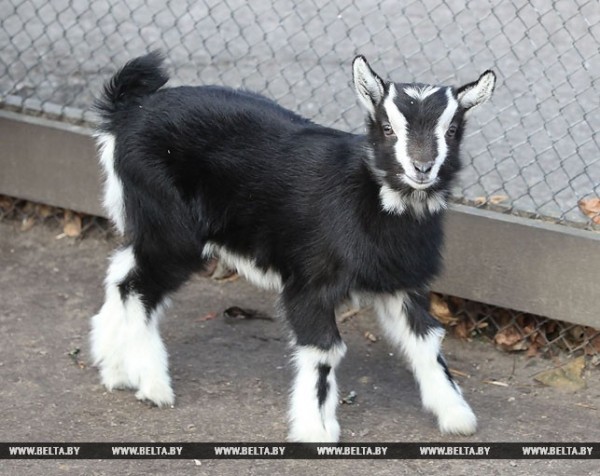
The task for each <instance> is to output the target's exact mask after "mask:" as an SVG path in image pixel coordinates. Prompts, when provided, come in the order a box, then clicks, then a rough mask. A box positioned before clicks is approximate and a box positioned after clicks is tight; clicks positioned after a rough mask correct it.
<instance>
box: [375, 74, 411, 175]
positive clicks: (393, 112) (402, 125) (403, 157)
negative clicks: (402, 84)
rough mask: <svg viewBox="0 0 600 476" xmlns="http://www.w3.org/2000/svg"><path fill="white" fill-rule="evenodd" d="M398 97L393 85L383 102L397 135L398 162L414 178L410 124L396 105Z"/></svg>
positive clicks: (395, 148)
mask: <svg viewBox="0 0 600 476" xmlns="http://www.w3.org/2000/svg"><path fill="white" fill-rule="evenodd" d="M396 95H397V93H396V86H395V85H394V84H391V85H390V90H389V93H388V95H387V96H386V98H385V100H384V101H383V108H384V109H385V112H386V114H387V117H388V119H389V120H390V125H391V126H392V129H394V134H396V144H395V145H394V152H395V153H396V160H398V162H400V165H402V168H403V169H404V172H405V173H408V174H409V175H413V176H414V175H416V170H415V167H414V165H413V163H412V160H411V158H410V157H409V156H408V122H407V120H406V117H404V114H402V113H401V112H400V109H398V106H396V104H395V103H394V100H395V99H396Z"/></svg>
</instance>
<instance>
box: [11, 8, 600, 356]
mask: <svg viewBox="0 0 600 476" xmlns="http://www.w3.org/2000/svg"><path fill="white" fill-rule="evenodd" d="M0 11H2V15H1V18H0V107H4V108H10V109H12V110H17V111H19V112H24V113H29V114H41V115H46V116H50V117H53V118H58V119H61V120H65V121H74V122H78V123H80V122H82V123H88V124H92V123H93V122H94V120H95V119H94V116H93V114H92V113H91V111H90V107H91V104H92V102H93V100H94V97H95V95H97V94H98V93H99V91H100V89H101V86H102V83H103V82H104V81H105V80H106V79H107V78H109V77H110V75H111V74H112V73H114V72H115V71H116V69H117V68H118V67H120V66H121V65H122V64H124V63H125V62H126V61H127V60H129V59H131V58H132V57H135V56H138V55H141V54H144V53H145V52H147V51H149V50H152V49H157V48H158V49H161V50H162V51H163V52H164V53H165V54H166V56H167V58H168V63H169V64H168V66H169V68H170V70H171V72H172V76H173V79H172V81H171V83H170V84H172V85H177V84H215V83H216V84H224V85H228V86H232V87H242V88H246V89H250V90H254V91H258V92H261V93H264V94H266V95H267V96H269V97H271V98H273V99H275V100H277V101H279V102H280V103H281V104H282V105H284V106H286V107H289V108H291V109H293V110H295V111H298V112H300V113H301V114H303V115H305V116H307V117H310V118H311V119H313V120H315V121H316V122H319V123H322V124H325V125H330V126H334V127H338V128H341V129H344V130H349V131H355V132H360V131H361V130H362V128H363V126H362V124H363V113H362V112H361V110H360V109H359V107H358V105H357V101H356V99H355V96H354V93H353V90H352V87H351V84H350V79H351V67H350V65H351V61H352V59H353V57H354V56H355V55H356V54H357V53H362V54H364V55H366V56H367V58H369V61H370V63H371V64H372V66H373V67H374V68H375V70H376V71H377V72H379V73H380V74H381V75H382V76H384V77H386V78H390V79H393V80H396V81H406V82H409V81H419V82H427V83H442V84H455V85H460V84H462V83H466V82H469V81H472V80H474V79H476V78H477V77H478V75H479V74H480V73H481V72H482V71H484V70H485V69H488V68H492V69H494V70H495V71H496V73H497V75H498V78H499V84H498V86H497V90H496V93H495V96H494V99H493V101H492V104H491V105H486V106H485V108H482V110H481V111H478V112H477V113H476V114H473V118H472V123H471V124H470V129H469V130H470V137H468V138H467V140H466V141H465V146H466V147H465V149H464V161H465V164H466V168H465V171H464V172H463V175H462V180H461V183H460V184H459V185H458V187H457V189H456V190H455V197H456V200H458V201H462V202H465V203H468V204H471V205H475V206H485V207H491V208H492V209H495V210H497V211H508V212H513V213H518V214H522V215H525V216H529V217H533V218H537V217H544V218H549V219H550V220H552V221H556V222H559V223H568V224H569V225H572V226H580V227H581V226H583V227H588V228H598V225H594V223H597V224H600V217H599V216H598V215H594V213H597V212H594V210H595V208H594V206H595V205H594V203H595V202H590V201H587V202H586V200H587V199H591V200H594V199H595V197H599V196H600V140H599V137H598V131H600V100H599V99H598V98H599V97H600V64H599V63H600V49H599V47H598V45H599V44H600V7H599V5H598V2H597V0H556V1H548V0H511V1H503V2H501V1H499V0H489V1H488V0H480V1H474V0H471V1H467V2H462V1H458V0H421V1H412V2H411V1H406V2H398V1H396V0H365V1H362V2H357V1H356V0H331V1H329V2H321V1H318V0H308V1H306V0H301V1H297V0H296V1H294V0H272V1H270V2H246V1H243V0H193V1H192V0H167V1H165V0H129V1H127V2H120V1H117V0H101V1H95V2H84V1H83V0H52V1H51V2H50V1H42V0H0ZM582 203H583V204H585V203H587V210H586V206H582ZM590 203H591V205H590ZM598 204H599V207H600V200H598ZM590 210H591V211H590ZM582 211H583V212H584V213H582ZM598 211H600V210H598ZM2 219H9V220H13V221H15V220H18V222H17V221H15V223H17V225H16V226H19V227H20V228H21V229H22V230H23V231H26V230H27V229H29V228H31V227H33V226H35V225H36V224H38V223H40V222H43V223H45V224H47V225H50V226H53V227H55V228H56V230H57V236H59V237H60V236H63V235H64V236H73V237H75V238H78V239H81V238H82V237H86V236H90V234H93V235H96V236H98V235H100V236H104V237H110V236H111V233H110V226H109V224H108V222H107V221H106V220H103V219H100V218H95V217H86V216H80V215H77V214H73V213H71V212H69V211H65V210H61V209H56V208H51V207H46V206H44V205H35V204H31V203H29V202H25V201H22V200H15V199H12V198H9V197H0V220H2ZM436 303H437V304H436ZM436 305H437V309H436V308H435V306H436ZM433 312H434V314H436V315H437V317H438V318H439V319H440V320H441V321H442V322H444V324H445V325H446V326H447V327H448V328H449V329H450V330H451V331H452V332H453V333H454V334H456V335H457V336H459V337H461V338H473V337H483V338H488V339H490V340H492V341H493V342H494V343H495V344H496V345H497V346H499V347H500V348H503V349H505V350H508V351H525V352H527V353H529V354H532V355H534V354H537V353H542V354H553V353H556V352H567V353H570V354H574V353H584V354H586V355H591V356H593V359H594V361H595V363H596V365H597V364H598V363H600V334H599V333H598V331H596V330H594V329H591V328H586V327H582V326H576V325H573V324H568V323H564V322H559V321H550V320H548V319H544V318H541V317H538V316H531V315H526V314H522V313H519V312H516V311H510V310H506V309H497V308H493V307H492V306H487V305H483V304H478V303H472V302H469V301H464V300H460V299H456V298H451V297H447V296H437V297H434V309H433Z"/></svg>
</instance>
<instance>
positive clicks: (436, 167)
mask: <svg viewBox="0 0 600 476" xmlns="http://www.w3.org/2000/svg"><path fill="white" fill-rule="evenodd" d="M446 99H447V101H448V102H447V104H446V108H445V109H444V112H443V113H442V115H441V116H440V117H439V119H438V121H437V125H436V127H435V136H436V139H437V149H438V153H437V156H436V158H435V161H434V164H433V167H432V169H431V177H437V175H438V173H439V172H440V169H441V167H442V165H443V164H444V162H445V161H446V156H447V155H448V145H447V144H446V132H447V131H448V128H449V127H450V124H451V123H452V118H453V117H454V114H456V110H457V109H458V101H457V100H456V99H454V95H453V94H452V90H451V89H450V88H446Z"/></svg>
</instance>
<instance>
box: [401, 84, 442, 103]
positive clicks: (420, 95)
mask: <svg viewBox="0 0 600 476" xmlns="http://www.w3.org/2000/svg"><path fill="white" fill-rule="evenodd" d="M439 90H440V88H439V87H437V86H424V87H422V88H419V87H415V86H408V87H406V88H404V92H405V93H406V94H407V95H409V96H410V97H411V98H413V99H416V100H417V101H424V100H425V99H427V98H428V97H429V96H431V95H432V94H435V93H436V92H438V91H439Z"/></svg>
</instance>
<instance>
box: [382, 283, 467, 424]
mask: <svg viewBox="0 0 600 476" xmlns="http://www.w3.org/2000/svg"><path fill="white" fill-rule="evenodd" d="M428 308H429V299H428V297H427V294H426V293H417V292H409V293H404V292H399V293H397V294H395V295H382V296H378V297H377V298H376V299H375V309H376V311H377V315H378V318H379V321H380V323H381V326H382V327H383V329H384V332H385V334H386V336H387V337H388V339H389V340H390V341H391V342H392V344H394V345H395V346H398V347H399V348H400V349H401V350H402V353H403V354H404V355H405V357H406V359H407V361H408V364H409V365H410V368H411V369H412V371H413V373H414V376H415V379H416V381H417V383H418V385H419V388H420V391H421V401H422V403H423V407H424V408H425V409H427V410H429V411H431V412H432V413H433V414H434V415H435V416H436V417H437V419H438V425H439V428H440V431H441V432H442V433H450V434H461V435H470V434H473V433H475V430H476V428H477V419H476V418H475V415H474V413H473V411H472V410H471V407H469V404H468V403H467V402H466V401H465V400H464V398H463V396H462V392H461V390H460V388H459V386H458V384H457V383H456V382H455V381H454V379H453V378H452V375H451V374H450V371H449V370H448V366H447V365H446V361H445V360H444V357H443V356H442V353H441V350H440V347H441V342H442V339H443V337H444V329H443V328H442V326H441V325H440V323H439V322H438V321H436V320H435V319H434V318H433V317H432V316H431V315H430V314H429V311H428Z"/></svg>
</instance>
